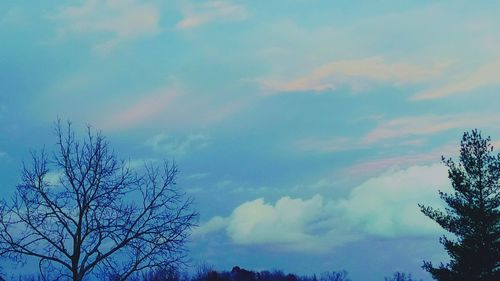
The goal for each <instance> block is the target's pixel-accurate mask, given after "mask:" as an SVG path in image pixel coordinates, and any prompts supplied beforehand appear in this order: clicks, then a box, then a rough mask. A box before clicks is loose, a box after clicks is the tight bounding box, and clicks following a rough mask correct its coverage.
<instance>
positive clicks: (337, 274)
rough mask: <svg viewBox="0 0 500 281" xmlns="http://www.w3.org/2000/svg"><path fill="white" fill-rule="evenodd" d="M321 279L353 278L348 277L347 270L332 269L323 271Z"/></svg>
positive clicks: (341, 279) (344, 279)
mask: <svg viewBox="0 0 500 281" xmlns="http://www.w3.org/2000/svg"><path fill="white" fill-rule="evenodd" d="M319 281H351V279H349V278H347V271H331V272H324V273H322V274H321V275H320V278H319Z"/></svg>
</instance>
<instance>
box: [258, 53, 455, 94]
mask: <svg viewBox="0 0 500 281" xmlns="http://www.w3.org/2000/svg"><path fill="white" fill-rule="evenodd" d="M446 66H447V65H446V64H444V63H442V64H438V65H435V66H431V67H422V66H418V65H413V64H409V63H403V62H396V63H390V62H387V61H385V60H384V59H383V58H382V57H371V58H364V59H355V60H345V61H334V62H331V63H328V64H326V65H323V66H320V67H318V68H316V69H314V70H313V71H312V72H310V73H309V74H306V75H303V76H300V77H298V78H295V79H291V80H278V79H261V80H260V81H259V83H260V84H261V86H262V87H263V88H264V89H266V90H268V91H271V92H297V91H324V90H327V89H334V88H336V87H337V86H338V85H348V86H350V87H352V88H353V89H359V88H363V87H364V86H363V83H364V82H366V81H371V82H388V83H393V84H407V83H417V82H422V81H427V80H431V79H434V78H436V77H437V76H439V75H440V74H441V73H442V70H443V69H444V68H445V67H446Z"/></svg>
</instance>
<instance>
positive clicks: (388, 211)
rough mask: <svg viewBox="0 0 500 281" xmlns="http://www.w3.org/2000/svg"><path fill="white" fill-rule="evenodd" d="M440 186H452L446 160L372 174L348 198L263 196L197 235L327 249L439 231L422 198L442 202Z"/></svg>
mask: <svg viewBox="0 0 500 281" xmlns="http://www.w3.org/2000/svg"><path fill="white" fill-rule="evenodd" d="M422 175H425V176H422ZM438 189H441V190H443V191H448V190H449V189H450V185H449V182H448V179H447V173H446V168H445V167H444V166H443V165H440V164H437V165H431V166H413V167H410V168H408V169H404V170H395V171H390V172H387V173H385V174H382V175H380V176H377V177H373V178H370V179H369V180H367V181H365V182H363V183H362V184H360V185H359V186H357V187H355V188H354V189H352V191H351V192H350V194H349V195H348V196H347V197H346V198H342V199H337V200H326V199H325V198H323V197H322V196H321V195H318V194H317V195H315V196H313V197H312V198H310V199H301V198H291V197H288V196H285V197H282V198H280V199H279V200H277V201H276V203H274V204H270V203H267V202H265V201H264V199H263V198H259V199H256V200H253V201H248V202H245V203H243V204H241V205H239V206H238V207H236V208H235V209H234V210H233V211H232V213H231V215H230V216H228V217H221V216H216V217H213V218H212V219H211V220H209V221H207V222H206V223H205V224H203V225H202V226H201V227H200V228H199V229H197V230H196V232H195V237H199V236H206V235H209V234H210V233H212V232H216V231H225V232H226V234H227V235H228V237H230V238H231V240H232V241H233V242H234V243H236V244H242V245H263V244H264V245H270V246H274V247H277V248H279V249H284V250H292V251H325V250H328V249H330V248H331V247H334V246H336V245H339V244H345V243H348V242H350V241H353V240H357V239H359V238H361V237H364V236H378V237H405V236H420V235H436V234H438V233H440V230H439V227H438V226H437V224H434V223H433V222H432V221H431V220H429V219H427V218H426V217H425V216H424V215H423V214H421V213H420V211H419V209H418V206H417V204H418V203H424V204H429V205H432V206H441V203H440V202H439V196H438V194H437V191H438Z"/></svg>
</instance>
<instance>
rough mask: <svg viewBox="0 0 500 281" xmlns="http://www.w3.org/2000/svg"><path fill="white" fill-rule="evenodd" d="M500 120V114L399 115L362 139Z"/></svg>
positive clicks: (427, 132)
mask: <svg viewBox="0 0 500 281" xmlns="http://www.w3.org/2000/svg"><path fill="white" fill-rule="evenodd" d="M499 121H500V115H498V114H496V115H488V114H481V115H458V114H456V115H423V116H415V117H401V118H396V119H392V120H388V121H385V122H382V123H381V124H379V125H378V126H377V127H376V128H375V129H373V130H372V131H371V132H369V133H368V134H367V135H366V136H365V137H364V138H363V140H362V143H364V144H371V143H376V142H380V141H383V140H387V139H395V138H404V137H409V136H413V137H415V136H426V135H433V134H436V133H439V132H442V131H446V130H450V129H464V130H466V129H470V128H475V127H479V128H481V127H485V126H490V125H491V124H494V123H495V122H499Z"/></svg>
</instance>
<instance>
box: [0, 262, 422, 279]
mask: <svg viewBox="0 0 500 281" xmlns="http://www.w3.org/2000/svg"><path fill="white" fill-rule="evenodd" d="M119 279H120V278H119V277H118V276H113V275H110V274H106V275H101V276H100V280H104V281H119ZM7 280H9V281H10V280H12V281H45V279H44V278H43V277H42V276H41V275H25V276H17V277H12V278H11V279H2V278H1V277H0V281H7ZM129 280H130V281H352V280H351V279H350V278H349V277H348V273H347V271H345V270H343V271H329V272H323V273H321V274H319V275H317V274H313V275H297V274H293V273H285V272H283V271H281V270H273V271H269V270H263V271H251V270H246V269H244V268H240V267H239V266H235V267H233V269H232V270H231V271H217V270H214V269H212V268H211V267H210V266H206V265H203V266H199V267H198V268H197V270H196V271H195V272H194V273H191V274H189V273H187V272H183V271H179V270H176V269H163V270H155V271H149V272H146V273H142V274H137V275H134V276H132V277H131V278H130V279H129ZM383 281H422V280H420V279H415V278H413V277H412V276H411V274H407V273H402V272H395V273H393V274H392V275H391V276H387V277H385V278H384V280H383Z"/></svg>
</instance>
